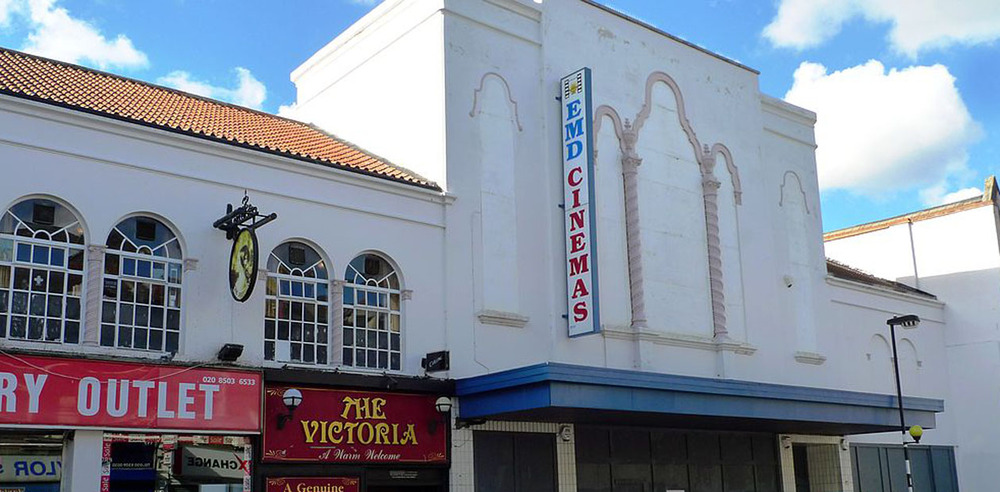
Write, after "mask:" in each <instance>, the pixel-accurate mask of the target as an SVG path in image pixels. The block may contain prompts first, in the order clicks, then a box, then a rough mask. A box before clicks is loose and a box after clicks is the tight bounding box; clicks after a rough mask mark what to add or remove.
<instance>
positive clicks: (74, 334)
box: [63, 321, 80, 343]
mask: <svg viewBox="0 0 1000 492" xmlns="http://www.w3.org/2000/svg"><path fill="white" fill-rule="evenodd" d="M65 330H66V333H65V334H64V336H63V341H64V342H66V343H80V323H79V322H76V321H67V322H66V326H65Z"/></svg>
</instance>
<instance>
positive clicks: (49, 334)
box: [45, 318, 62, 342]
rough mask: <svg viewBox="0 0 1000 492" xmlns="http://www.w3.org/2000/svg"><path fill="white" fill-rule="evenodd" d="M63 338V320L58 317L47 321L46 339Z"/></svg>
mask: <svg viewBox="0 0 1000 492" xmlns="http://www.w3.org/2000/svg"><path fill="white" fill-rule="evenodd" d="M61 339H62V321H61V320H58V319H51V318H50V319H48V320H46V321H45V340H46V341H48V342H58V341H60V340H61Z"/></svg>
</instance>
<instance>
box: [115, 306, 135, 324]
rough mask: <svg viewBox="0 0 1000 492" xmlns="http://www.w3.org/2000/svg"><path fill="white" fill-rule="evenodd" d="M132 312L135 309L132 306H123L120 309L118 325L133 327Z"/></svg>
mask: <svg viewBox="0 0 1000 492" xmlns="http://www.w3.org/2000/svg"><path fill="white" fill-rule="evenodd" d="M132 312H133V309H132V305H131V304H122V305H121V306H120V307H119V308H118V323H119V324H123V325H131V324H132Z"/></svg>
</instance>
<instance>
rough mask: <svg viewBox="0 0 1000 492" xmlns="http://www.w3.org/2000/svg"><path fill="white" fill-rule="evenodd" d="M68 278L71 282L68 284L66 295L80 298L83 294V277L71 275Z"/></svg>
mask: <svg viewBox="0 0 1000 492" xmlns="http://www.w3.org/2000/svg"><path fill="white" fill-rule="evenodd" d="M67 278H68V279H69V280H68V281H67V282H66V293H67V294H69V295H71V296H76V297H80V296H81V295H82V294H83V276H82V275H76V274H73V273H71V274H69V277H67Z"/></svg>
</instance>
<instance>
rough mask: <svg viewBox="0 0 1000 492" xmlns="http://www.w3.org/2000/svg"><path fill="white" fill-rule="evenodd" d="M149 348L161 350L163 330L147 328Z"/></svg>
mask: <svg viewBox="0 0 1000 492" xmlns="http://www.w3.org/2000/svg"><path fill="white" fill-rule="evenodd" d="M147 348H148V349H149V350H163V330H149V344H147Z"/></svg>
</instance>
